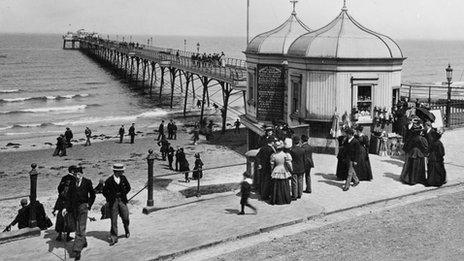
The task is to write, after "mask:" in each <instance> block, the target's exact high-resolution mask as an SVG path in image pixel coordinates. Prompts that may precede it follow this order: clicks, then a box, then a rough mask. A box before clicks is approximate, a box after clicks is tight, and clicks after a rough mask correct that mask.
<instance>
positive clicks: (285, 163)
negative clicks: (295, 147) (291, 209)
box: [270, 141, 292, 205]
mask: <svg viewBox="0 0 464 261" xmlns="http://www.w3.org/2000/svg"><path fill="white" fill-rule="evenodd" d="M283 148H284V144H283V143H282V141H278V142H276V153H274V154H272V155H271V168H272V173H271V178H272V192H271V202H270V203H271V204H272V205H284V204H290V202H291V201H292V198H291V197H290V184H289V178H290V177H291V176H292V175H291V168H292V156H290V154H289V153H285V152H284V151H283Z"/></svg>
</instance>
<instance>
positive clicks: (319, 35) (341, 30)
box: [288, 6, 403, 59]
mask: <svg viewBox="0 0 464 261" xmlns="http://www.w3.org/2000/svg"><path fill="white" fill-rule="evenodd" d="M288 55H289V56H299V57H307V58H335V59H337V58H341V59H385V58H386V59H396V58H400V59H401V58H403V53H402V52H401V49H400V47H399V46H398V44H397V43H395V41H393V40H392V39H391V38H390V37H388V36H385V35H382V34H379V33H376V32H374V31H372V30H369V29H367V28H365V27H364V26H362V25H361V24H359V23H358V22H357V21H356V20H354V18H353V17H351V16H350V15H349V14H348V9H347V8H346V6H344V7H343V8H342V11H341V13H340V14H339V15H338V16H337V18H335V19H334V20H333V21H332V22H330V23H329V24H328V25H326V26H324V27H322V28H321V29H318V30H316V31H313V32H309V33H306V34H304V35H302V36H300V37H299V38H298V39H296V40H295V41H294V42H293V43H292V45H291V46H290V48H289V50H288Z"/></svg>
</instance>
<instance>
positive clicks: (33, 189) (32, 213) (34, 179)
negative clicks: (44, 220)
mask: <svg viewBox="0 0 464 261" xmlns="http://www.w3.org/2000/svg"><path fill="white" fill-rule="evenodd" d="M36 167H37V164H35V163H33V164H31V168H32V170H31V171H30V172H29V177H30V179H31V193H30V196H29V199H30V201H31V202H30V203H29V210H30V212H29V215H30V216H29V227H37V218H36V211H35V210H36V201H37V177H38V175H39V173H38V172H37V171H36V170H35V168H36Z"/></svg>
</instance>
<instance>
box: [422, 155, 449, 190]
mask: <svg viewBox="0 0 464 261" xmlns="http://www.w3.org/2000/svg"><path fill="white" fill-rule="evenodd" d="M445 183H446V170H445V165H444V164H443V162H430V161H429V162H428V163H427V185H429V186H435V187H439V186H441V185H443V184H445Z"/></svg>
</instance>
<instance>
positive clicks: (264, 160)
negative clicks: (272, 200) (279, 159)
mask: <svg viewBox="0 0 464 261" xmlns="http://www.w3.org/2000/svg"><path fill="white" fill-rule="evenodd" d="M274 141H275V138H274V137H273V136H270V137H268V138H267V141H266V142H267V144H266V145H264V146H262V147H261V148H260V149H259V152H258V154H256V159H257V163H258V175H259V184H260V186H259V194H260V196H261V200H268V199H269V197H270V196H271V188H272V184H271V173H272V168H271V155H272V154H273V153H275V149H274Z"/></svg>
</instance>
